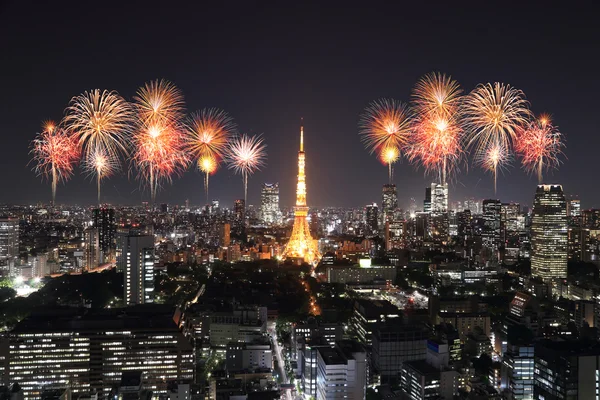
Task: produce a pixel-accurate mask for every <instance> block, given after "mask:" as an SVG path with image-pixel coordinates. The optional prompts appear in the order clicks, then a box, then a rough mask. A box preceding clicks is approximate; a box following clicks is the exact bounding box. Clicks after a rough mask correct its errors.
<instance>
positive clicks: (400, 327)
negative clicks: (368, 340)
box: [371, 322, 430, 383]
mask: <svg viewBox="0 0 600 400" xmlns="http://www.w3.org/2000/svg"><path fill="white" fill-rule="evenodd" d="M429 335H430V332H429V331H428V330H427V329H424V328H423V327H422V326H412V325H404V324H401V323H399V322H396V323H394V322H388V323H382V324H379V326H378V327H377V328H375V329H374V331H373V340H372V344H373V347H372V351H371V362H372V366H373V374H377V375H380V376H381V381H382V382H384V383H388V382H389V383H396V382H398V379H399V377H400V373H401V371H402V365H403V363H405V362H407V361H414V360H425V358H426V355H427V339H428V338H429Z"/></svg>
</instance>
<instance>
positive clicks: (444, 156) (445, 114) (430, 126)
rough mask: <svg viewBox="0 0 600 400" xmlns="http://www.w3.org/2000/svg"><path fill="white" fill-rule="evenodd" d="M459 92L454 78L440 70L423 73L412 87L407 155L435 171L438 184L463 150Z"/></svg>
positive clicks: (458, 158)
mask: <svg viewBox="0 0 600 400" xmlns="http://www.w3.org/2000/svg"><path fill="white" fill-rule="evenodd" d="M461 93H462V89H461V88H460V86H459V84H458V82H456V81H455V80H453V79H452V78H451V77H449V76H447V75H445V74H440V73H431V74H428V75H425V76H424V77H423V78H421V80H419V82H418V83H417V85H416V86H415V89H414V91H413V104H414V109H415V114H416V117H415V120H414V125H413V138H412V141H411V142H412V143H411V146H410V147H409V150H408V158H409V160H410V161H411V162H413V163H415V164H417V165H421V166H422V167H423V168H424V169H425V172H426V173H432V174H436V175H438V177H439V179H440V182H441V183H442V184H445V183H446V179H447V177H448V176H450V175H451V173H452V172H453V171H455V170H456V169H457V166H458V163H459V162H460V160H461V158H462V156H463V154H464V151H463V146H462V141H463V129H462V126H461V120H460V112H459V111H460V109H459V107H460V103H461V100H462V97H461Z"/></svg>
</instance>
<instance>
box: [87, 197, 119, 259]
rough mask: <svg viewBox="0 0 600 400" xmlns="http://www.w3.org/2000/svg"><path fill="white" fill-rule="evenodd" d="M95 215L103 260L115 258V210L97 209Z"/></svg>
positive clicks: (95, 224) (95, 225)
mask: <svg viewBox="0 0 600 400" xmlns="http://www.w3.org/2000/svg"><path fill="white" fill-rule="evenodd" d="M93 214H94V220H93V221H94V225H93V226H94V228H96V229H98V242H99V244H100V251H101V252H102V253H101V256H102V258H103V260H100V262H105V261H107V259H108V257H112V256H113V252H114V250H115V232H116V225H115V210H114V209H112V208H104V207H102V208H96V209H95V210H94V212H93Z"/></svg>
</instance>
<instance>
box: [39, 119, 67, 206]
mask: <svg viewBox="0 0 600 400" xmlns="http://www.w3.org/2000/svg"><path fill="white" fill-rule="evenodd" d="M31 153H32V154H33V159H32V161H34V162H35V164H36V165H35V167H34V171H35V172H36V173H37V174H38V175H40V176H42V177H43V178H45V179H49V180H50V181H51V183H52V204H54V202H55V200H56V187H57V185H58V182H66V181H67V180H69V179H70V178H71V176H72V175H73V171H74V166H75V163H76V162H77V160H78V159H79V148H78V146H77V142H76V140H75V139H74V137H73V136H71V135H69V134H67V132H66V131H65V130H64V129H62V128H57V125H56V124H55V123H54V122H52V121H46V122H44V124H43V130H42V132H40V133H38V134H37V136H36V138H35V139H34V140H33V142H32V149H31Z"/></svg>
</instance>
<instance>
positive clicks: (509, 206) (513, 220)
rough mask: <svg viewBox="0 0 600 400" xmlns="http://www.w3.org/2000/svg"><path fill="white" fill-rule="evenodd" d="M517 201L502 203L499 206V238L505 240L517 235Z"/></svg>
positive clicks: (519, 210)
mask: <svg viewBox="0 0 600 400" xmlns="http://www.w3.org/2000/svg"><path fill="white" fill-rule="evenodd" d="M520 213H521V206H520V205H519V203H502V205H501V206H500V240H501V241H502V242H506V241H508V240H510V239H512V238H515V237H517V238H518V236H519V233H520V229H519V228H520V226H519V214H520Z"/></svg>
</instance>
